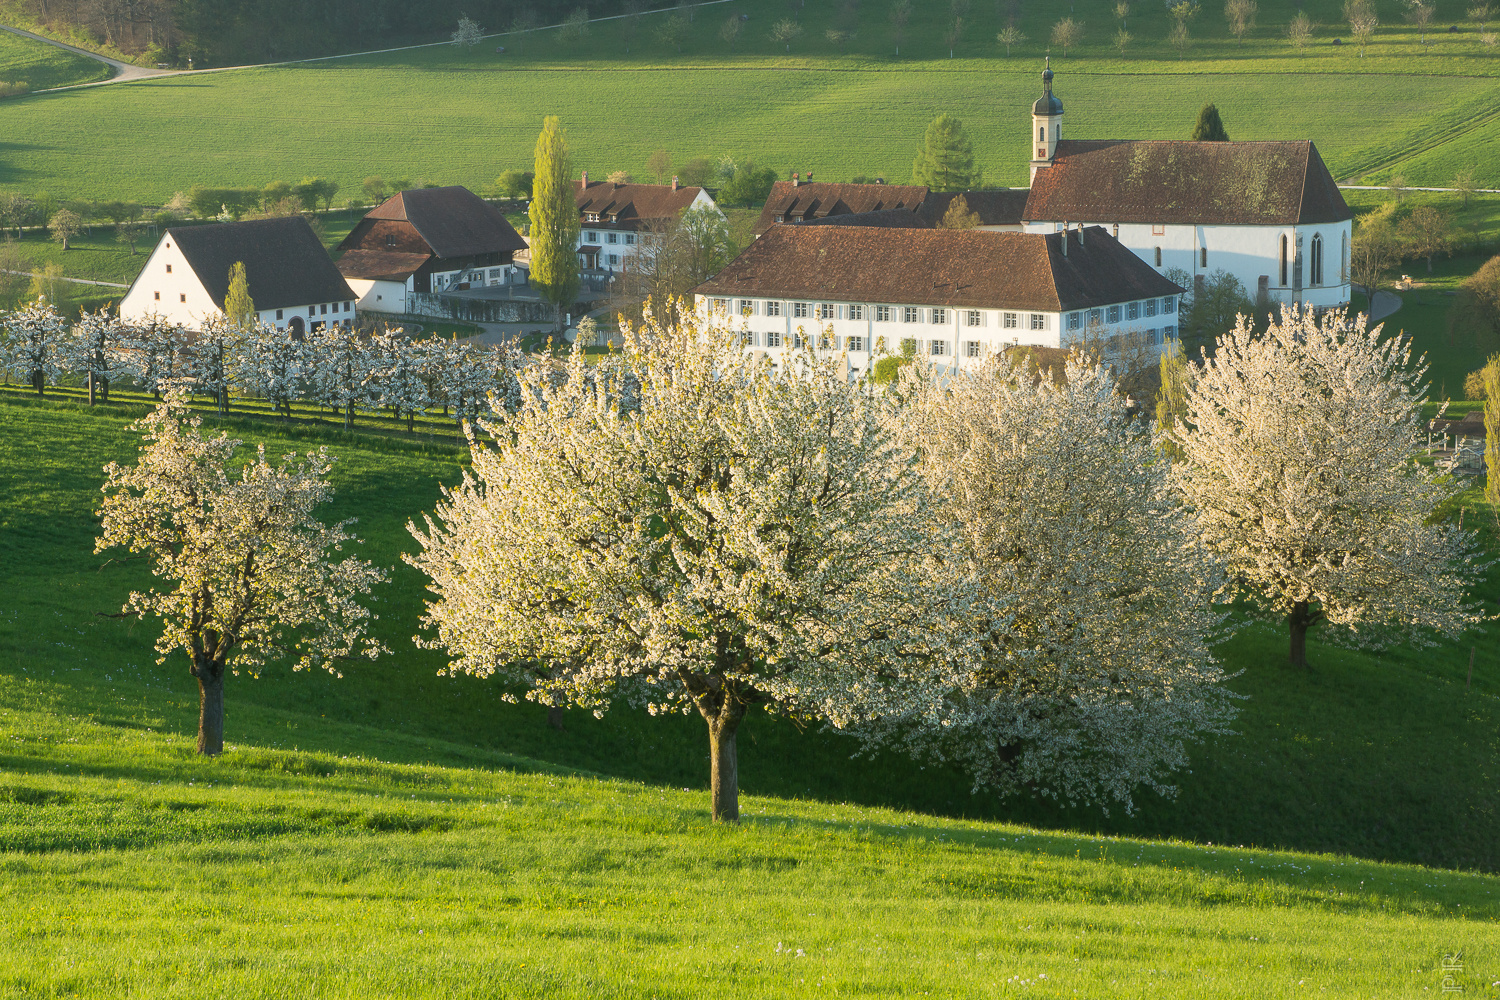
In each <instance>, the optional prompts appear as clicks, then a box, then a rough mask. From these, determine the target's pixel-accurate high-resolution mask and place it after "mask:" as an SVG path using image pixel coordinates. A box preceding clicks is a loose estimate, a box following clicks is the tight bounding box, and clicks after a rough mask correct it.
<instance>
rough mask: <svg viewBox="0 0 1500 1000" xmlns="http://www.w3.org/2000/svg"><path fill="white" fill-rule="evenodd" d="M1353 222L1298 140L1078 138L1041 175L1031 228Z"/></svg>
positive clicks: (1035, 184) (1031, 202)
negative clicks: (1043, 225) (1038, 224)
mask: <svg viewBox="0 0 1500 1000" xmlns="http://www.w3.org/2000/svg"><path fill="white" fill-rule="evenodd" d="M1352 217H1353V213H1351V212H1350V211H1349V206H1348V205H1346V204H1345V203H1344V196H1343V195H1342V194H1340V193H1339V189H1338V184H1337V183H1336V182H1335V181H1334V179H1333V175H1332V174H1330V173H1329V172H1328V167H1327V166H1326V165H1325V164H1324V163H1323V158H1322V157H1321V156H1319V155H1318V150H1317V147H1315V146H1314V145H1313V144H1312V143H1311V142H1308V141H1305V140H1304V141H1297V142H1190V141H1181V142H1175V141H1174V142H1168V141H1113V140H1101V141H1091V140H1089V141H1080V140H1065V141H1063V142H1059V143H1058V144H1057V156H1056V159H1055V160H1054V161H1053V163H1052V165H1051V166H1049V167H1046V168H1044V169H1041V170H1038V171H1037V173H1036V178H1035V179H1034V180H1033V181H1032V183H1031V196H1030V198H1028V199H1027V202H1026V212H1025V216H1024V218H1025V220H1026V221H1027V222H1075V221H1076V222H1101V223H1111V222H1136V223H1145V222H1151V223H1161V224H1189V225H1190V224H1200V225H1287V224H1291V223H1319V222H1343V221H1345V220H1348V219H1350V218H1352Z"/></svg>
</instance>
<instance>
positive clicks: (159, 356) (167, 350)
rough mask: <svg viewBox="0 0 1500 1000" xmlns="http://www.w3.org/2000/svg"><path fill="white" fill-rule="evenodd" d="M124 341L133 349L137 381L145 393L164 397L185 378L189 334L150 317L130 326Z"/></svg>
mask: <svg viewBox="0 0 1500 1000" xmlns="http://www.w3.org/2000/svg"><path fill="white" fill-rule="evenodd" d="M128 329H129V333H128V334H127V335H126V338H125V340H124V342H125V344H126V345H127V347H128V349H129V357H130V359H131V364H132V368H133V370H134V374H135V379H136V381H137V382H139V383H140V386H141V388H142V389H144V390H146V391H147V392H149V393H151V394H152V395H157V396H159V395H161V394H162V393H163V392H165V391H166V390H167V389H168V388H169V387H171V386H174V385H176V384H177V381H178V379H180V378H182V377H183V376H184V374H185V372H184V368H185V367H186V366H185V364H184V360H185V359H184V354H183V348H184V347H185V346H186V345H187V341H188V333H187V330H185V329H184V328H183V326H182V324H180V323H174V322H172V321H171V320H169V319H167V318H166V317H165V316H162V315H160V314H159V313H150V314H148V315H147V316H146V317H144V318H143V319H141V320H139V321H137V322H133V323H130V324H129V326H128Z"/></svg>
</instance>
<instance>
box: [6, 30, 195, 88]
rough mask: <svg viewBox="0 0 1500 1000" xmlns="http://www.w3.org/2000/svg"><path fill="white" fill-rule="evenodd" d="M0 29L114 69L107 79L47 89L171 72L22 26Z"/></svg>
mask: <svg viewBox="0 0 1500 1000" xmlns="http://www.w3.org/2000/svg"><path fill="white" fill-rule="evenodd" d="M0 31H8V32H10V33H11V34H12V35H20V36H21V37H22V38H29V39H31V40H32V41H35V42H42V43H44V44H46V45H52V46H55V47H57V48H59V49H64V50H66V51H68V52H71V53H73V54H74V55H80V56H83V57H84V58H86V59H93V60H96V61H98V62H102V63H104V64H105V65H106V66H108V67H110V68H111V69H113V70H114V71H115V72H114V75H113V76H111V77H110V78H109V79H108V80H96V81H94V82H93V83H75V84H72V85H70V86H67V87H50V88H48V89H49V90H73V89H75V88H77V87H98V86H101V85H103V84H106V83H123V82H125V81H126V80H143V79H145V78H146V77H148V76H170V75H171V72H172V71H171V70H166V69H148V68H147V67H145V66H136V65H133V64H132V63H128V62H121V61H120V60H118V59H111V58H109V56H101V55H100V54H99V53H97V52H90V51H89V50H88V49H80V48H79V47H78V46H76V45H69V44H68V43H67V42H59V41H58V40H57V39H55V38H48V37H47V36H46V35H38V34H36V33H35V32H31V31H26V30H25V29H23V28H12V27H11V26H10V25H8V24H0ZM35 93H38V94H45V93H47V91H46V90H38V91H35Z"/></svg>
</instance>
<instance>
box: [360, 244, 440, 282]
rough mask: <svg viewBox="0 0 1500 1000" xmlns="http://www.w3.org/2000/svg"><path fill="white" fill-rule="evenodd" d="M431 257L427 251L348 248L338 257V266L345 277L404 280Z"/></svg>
mask: <svg viewBox="0 0 1500 1000" xmlns="http://www.w3.org/2000/svg"><path fill="white" fill-rule="evenodd" d="M431 259H432V254H428V253H396V252H394V251H390V250H350V251H348V252H347V253H345V254H344V256H342V257H340V258H339V264H338V267H339V272H340V273H341V274H343V276H344V277H346V278H366V279H375V280H385V281H405V280H406V279H407V278H409V277H411V276H412V274H414V273H415V272H416V271H418V270H420V269H421V267H422V265H423V264H425V263H427V262H428V261H429V260H431Z"/></svg>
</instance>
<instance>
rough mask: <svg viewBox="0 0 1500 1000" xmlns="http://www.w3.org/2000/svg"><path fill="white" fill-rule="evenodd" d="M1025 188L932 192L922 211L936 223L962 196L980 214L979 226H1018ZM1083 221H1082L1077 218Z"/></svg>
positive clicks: (1027, 192) (1023, 204)
mask: <svg viewBox="0 0 1500 1000" xmlns="http://www.w3.org/2000/svg"><path fill="white" fill-rule="evenodd" d="M1030 195H1031V192H1030V191H1029V190H1027V189H1026V188H1000V189H998V190H994V191H933V192H932V193H931V194H929V195H928V196H927V198H926V200H925V201H923V202H922V209H921V214H922V215H923V216H925V217H926V218H927V219H929V220H931V222H932V224H933V225H934V226H935V225H937V224H938V223H939V222H941V221H942V219H943V213H945V212H947V211H948V206H949V205H952V204H953V202H954V200H955V199H957V198H960V197H961V198H963V200H964V204H965V205H967V206H969V211H971V212H973V213H974V214H975V215H977V216H979V224H980V225H981V226H1019V225H1020V224H1021V215H1022V213H1024V212H1025V211H1026V199H1027V198H1028V197H1029V196H1030ZM1079 221H1085V220H1079Z"/></svg>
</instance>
